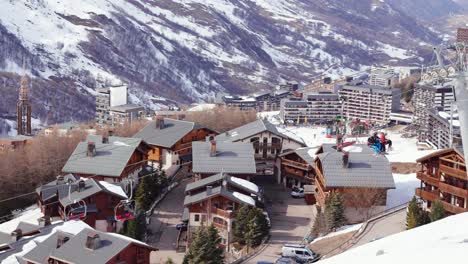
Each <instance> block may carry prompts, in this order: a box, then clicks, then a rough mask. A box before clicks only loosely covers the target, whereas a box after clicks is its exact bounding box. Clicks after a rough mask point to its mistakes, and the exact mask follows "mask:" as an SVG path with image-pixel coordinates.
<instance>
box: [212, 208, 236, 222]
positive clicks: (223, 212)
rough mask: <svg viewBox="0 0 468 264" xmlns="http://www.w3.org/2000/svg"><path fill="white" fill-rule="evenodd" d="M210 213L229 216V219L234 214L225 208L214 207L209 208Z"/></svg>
mask: <svg viewBox="0 0 468 264" xmlns="http://www.w3.org/2000/svg"><path fill="white" fill-rule="evenodd" d="M211 213H212V214H216V215H219V216H221V217H224V218H229V219H230V218H232V217H234V214H233V212H232V211H227V210H223V209H220V208H216V207H213V208H212V209H211Z"/></svg>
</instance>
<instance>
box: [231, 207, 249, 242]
mask: <svg viewBox="0 0 468 264" xmlns="http://www.w3.org/2000/svg"><path fill="white" fill-rule="evenodd" d="M249 213H250V208H249V206H247V205H243V206H242V207H241V208H239V210H238V211H237V213H236V219H235V221H234V223H235V224H234V230H233V233H234V241H236V242H238V243H239V244H241V245H245V243H246V242H245V234H246V232H247V223H248V216H249Z"/></svg>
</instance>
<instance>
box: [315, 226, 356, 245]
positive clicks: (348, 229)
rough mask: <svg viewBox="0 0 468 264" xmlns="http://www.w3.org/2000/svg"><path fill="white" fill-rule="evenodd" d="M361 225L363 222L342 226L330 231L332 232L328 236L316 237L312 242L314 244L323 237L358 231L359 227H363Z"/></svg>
mask: <svg viewBox="0 0 468 264" xmlns="http://www.w3.org/2000/svg"><path fill="white" fill-rule="evenodd" d="M361 226H362V223H361V224H355V225H346V226H343V227H340V228H339V229H338V230H337V231H336V232H333V233H330V234H328V235H326V236H322V237H319V238H316V239H315V240H314V241H313V242H312V244H313V243H315V242H317V241H320V240H322V239H326V238H331V237H334V236H339V235H343V234H346V233H349V232H354V231H358V230H359V228H361Z"/></svg>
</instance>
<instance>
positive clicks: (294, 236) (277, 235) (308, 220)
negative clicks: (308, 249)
mask: <svg viewBox="0 0 468 264" xmlns="http://www.w3.org/2000/svg"><path fill="white" fill-rule="evenodd" d="M264 188H265V194H266V195H267V199H268V200H269V202H271V203H268V204H267V207H268V211H269V212H270V219H271V224H272V227H271V230H270V235H271V238H270V242H269V244H268V246H266V247H265V249H263V250H262V251H261V252H260V253H258V254H257V255H255V256H254V257H252V258H251V259H249V260H247V261H246V262H244V263H254V264H255V263H257V262H258V261H262V260H263V261H271V262H275V260H276V259H278V258H279V256H280V254H281V247H282V246H283V244H292V243H295V244H297V243H301V242H302V240H303V239H304V236H305V235H306V234H307V233H308V232H309V229H310V228H311V225H312V219H313V216H314V207H313V206H310V205H307V204H306V203H305V201H304V199H293V198H291V197H290V195H289V192H290V191H289V190H288V189H285V188H283V187H282V186H278V185H267V186H264Z"/></svg>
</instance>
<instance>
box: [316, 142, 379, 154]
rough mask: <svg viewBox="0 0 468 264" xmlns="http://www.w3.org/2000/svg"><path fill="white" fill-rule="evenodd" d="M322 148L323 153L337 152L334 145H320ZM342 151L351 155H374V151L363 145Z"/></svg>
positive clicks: (354, 145) (356, 145)
mask: <svg viewBox="0 0 468 264" xmlns="http://www.w3.org/2000/svg"><path fill="white" fill-rule="evenodd" d="M322 148H323V152H337V148H336V144H332V143H326V144H322ZM343 151H349V152H352V153H365V154H374V150H373V149H372V148H370V147H369V146H367V145H365V144H353V145H351V146H348V147H345V148H343ZM317 152H318V150H317Z"/></svg>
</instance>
